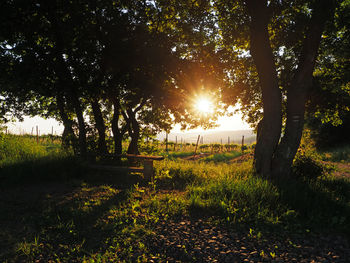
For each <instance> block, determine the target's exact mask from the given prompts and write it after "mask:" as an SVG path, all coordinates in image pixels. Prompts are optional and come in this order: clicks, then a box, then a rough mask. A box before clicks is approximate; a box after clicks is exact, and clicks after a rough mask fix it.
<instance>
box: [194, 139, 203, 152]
mask: <svg viewBox="0 0 350 263" xmlns="http://www.w3.org/2000/svg"><path fill="white" fill-rule="evenodd" d="M200 137H201V136H200V135H198V138H197V143H196V148H195V149H194V155H196V153H197V147H198V143H199V139H200Z"/></svg>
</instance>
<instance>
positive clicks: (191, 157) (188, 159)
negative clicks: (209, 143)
mask: <svg viewBox="0 0 350 263" xmlns="http://www.w3.org/2000/svg"><path fill="white" fill-rule="evenodd" d="M209 155H211V153H199V154H196V155H192V156H187V157H185V158H183V160H186V161H196V160H199V159H202V158H205V157H207V156H209Z"/></svg>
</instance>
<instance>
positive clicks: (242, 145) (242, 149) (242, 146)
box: [242, 135, 244, 152]
mask: <svg viewBox="0 0 350 263" xmlns="http://www.w3.org/2000/svg"><path fill="white" fill-rule="evenodd" d="M243 146H244V135H242V152H243V151H244V150H243Z"/></svg>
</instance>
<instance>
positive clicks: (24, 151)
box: [0, 134, 47, 167]
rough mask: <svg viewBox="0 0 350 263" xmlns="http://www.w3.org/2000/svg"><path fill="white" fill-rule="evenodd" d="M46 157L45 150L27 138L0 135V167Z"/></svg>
mask: <svg viewBox="0 0 350 263" xmlns="http://www.w3.org/2000/svg"><path fill="white" fill-rule="evenodd" d="M46 155H47V151H46V148H45V147H44V146H43V145H42V144H37V143H35V142H34V141H33V140H32V139H30V138H28V137H24V136H17V135H5V134H0V167H2V166H5V165H9V164H14V163H16V162H20V161H28V160H34V159H37V158H41V157H44V156H46Z"/></svg>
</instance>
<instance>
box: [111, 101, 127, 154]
mask: <svg viewBox="0 0 350 263" xmlns="http://www.w3.org/2000/svg"><path fill="white" fill-rule="evenodd" d="M119 117H120V106H119V103H118V101H117V100H116V99H114V100H113V118H112V132H113V138H114V153H115V155H120V154H122V152H123V144H122V143H123V136H124V134H125V132H126V125H125V126H124V127H122V128H121V129H120V128H119Z"/></svg>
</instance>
